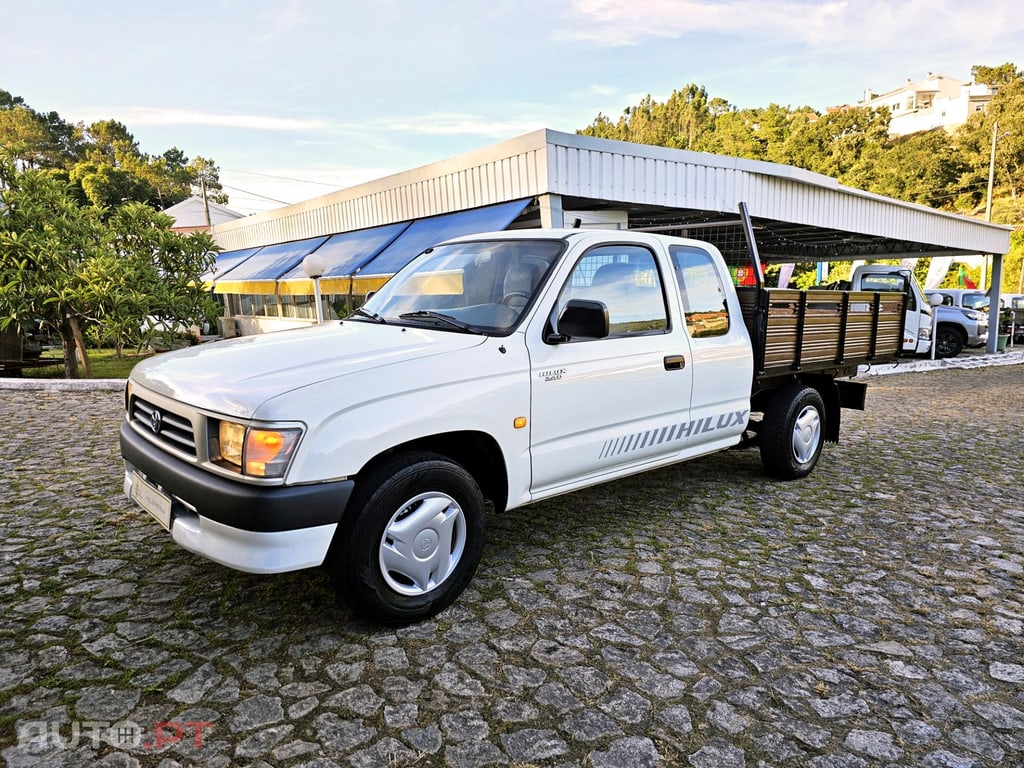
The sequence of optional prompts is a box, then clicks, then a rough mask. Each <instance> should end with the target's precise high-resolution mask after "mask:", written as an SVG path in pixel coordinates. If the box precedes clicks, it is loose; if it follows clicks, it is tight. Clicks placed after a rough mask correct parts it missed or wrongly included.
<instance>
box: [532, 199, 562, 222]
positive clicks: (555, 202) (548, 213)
mask: <svg viewBox="0 0 1024 768" xmlns="http://www.w3.org/2000/svg"><path fill="white" fill-rule="evenodd" d="M537 202H538V203H540V225H541V226H542V227H544V229H552V228H554V229H557V228H560V227H564V226H565V218H564V216H563V215H562V196H561V195H551V194H547V195H540V196H539V197H538V198H537Z"/></svg>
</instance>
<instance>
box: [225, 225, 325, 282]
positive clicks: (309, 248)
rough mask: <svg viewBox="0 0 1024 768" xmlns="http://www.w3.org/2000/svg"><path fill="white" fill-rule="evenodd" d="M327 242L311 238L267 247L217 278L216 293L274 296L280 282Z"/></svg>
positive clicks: (320, 238) (323, 239)
mask: <svg viewBox="0 0 1024 768" xmlns="http://www.w3.org/2000/svg"><path fill="white" fill-rule="evenodd" d="M326 240H327V237H326V236H325V237H311V238H308V239H306V240H295V241H293V242H290V243H278V244H277V245H267V246H264V247H263V248H261V249H260V250H259V252H258V253H255V254H253V255H252V256H250V257H249V258H248V259H246V260H245V261H243V262H241V263H239V264H238V265H237V266H235V267H234V268H233V269H231V271H230V272H227V273H225V274H224V275H222V276H221V277H219V278H217V281H216V284H215V285H214V292H215V293H253V294H263V295H269V294H273V293H275V292H276V291H277V279H278V278H279V277H280V276H281V275H283V274H284V273H285V272H287V271H289V270H291V269H292V268H294V267H295V266H297V265H298V264H300V263H301V262H302V260H303V259H304V258H306V257H307V256H308V255H309V254H311V253H312V252H313V251H315V250H316V249H317V248H319V247H320V246H321V245H323V244H324V242H326Z"/></svg>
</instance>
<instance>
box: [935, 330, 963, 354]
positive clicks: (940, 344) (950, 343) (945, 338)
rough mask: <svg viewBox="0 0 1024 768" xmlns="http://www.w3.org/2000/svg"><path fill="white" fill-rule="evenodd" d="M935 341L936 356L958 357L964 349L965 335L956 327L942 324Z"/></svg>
mask: <svg viewBox="0 0 1024 768" xmlns="http://www.w3.org/2000/svg"><path fill="white" fill-rule="evenodd" d="M934 343H935V356H936V357H956V356H957V355H959V354H960V352H962V351H963V348H964V336H963V334H962V333H960V331H958V330H957V329H956V328H953V327H951V326H948V325H940V326H939V328H938V330H937V331H936V332H935V342H934Z"/></svg>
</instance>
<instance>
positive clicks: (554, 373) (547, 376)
mask: <svg viewBox="0 0 1024 768" xmlns="http://www.w3.org/2000/svg"><path fill="white" fill-rule="evenodd" d="M564 375H565V368H554V369H552V370H550V371H541V372H540V373H538V374H537V378H538V379H543V380H544V381H558V380H559V379H560V378H562V376H564Z"/></svg>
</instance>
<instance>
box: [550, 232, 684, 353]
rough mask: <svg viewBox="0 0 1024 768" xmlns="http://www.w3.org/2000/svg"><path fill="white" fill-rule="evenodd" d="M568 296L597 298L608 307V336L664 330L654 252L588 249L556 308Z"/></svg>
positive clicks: (665, 317) (620, 247) (610, 247)
mask: <svg viewBox="0 0 1024 768" xmlns="http://www.w3.org/2000/svg"><path fill="white" fill-rule="evenodd" d="M570 299H590V300H592V301H600V302H601V303H603V304H604V305H605V306H606V307H607V308H608V323H609V336H630V335H637V334H647V333H664V332H665V331H666V330H668V312H667V310H666V309H665V293H664V291H663V290H662V280H661V276H660V275H659V274H658V266H657V263H656V262H655V260H654V255H653V254H652V253H651V252H650V251H648V250H647V249H646V248H644V247H642V246H637V245H606V246H601V247H599V248H594V249H593V250H591V251H588V252H587V253H586V254H585V255H584V256H583V257H582V258H581V259H580V260H579V261H578V262H577V263H576V266H575V268H574V269H573V271H572V274H571V275H570V277H569V282H568V283H567V284H566V286H565V287H564V288H563V289H562V294H561V296H560V297H559V301H558V306H559V309H561V308H562V307H564V306H565V304H566V303H567V302H568V301H569V300H570Z"/></svg>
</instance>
